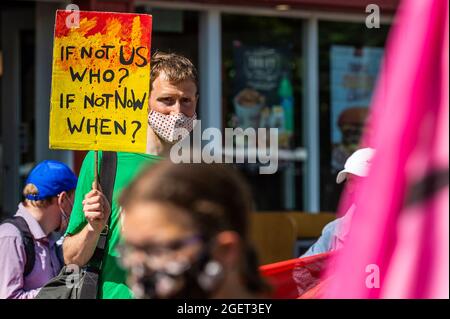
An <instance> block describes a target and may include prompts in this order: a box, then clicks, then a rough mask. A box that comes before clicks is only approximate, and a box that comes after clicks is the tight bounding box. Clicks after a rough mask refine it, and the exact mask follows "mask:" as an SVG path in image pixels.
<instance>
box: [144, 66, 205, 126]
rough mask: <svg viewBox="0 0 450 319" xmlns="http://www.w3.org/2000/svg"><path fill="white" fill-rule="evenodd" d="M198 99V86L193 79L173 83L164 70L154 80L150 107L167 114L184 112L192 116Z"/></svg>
mask: <svg viewBox="0 0 450 319" xmlns="http://www.w3.org/2000/svg"><path fill="white" fill-rule="evenodd" d="M197 99H198V96H197V87H196V85H195V83H194V82H193V81H190V80H186V81H181V82H178V83H171V82H170V81H169V80H168V79H167V76H166V75H165V73H164V72H162V73H161V74H160V75H159V76H158V77H157V78H156V79H155V80H154V81H153V88H152V91H151V93H150V109H152V110H155V111H156V112H159V113H162V114H165V115H173V114H178V113H183V114H184V115H186V116H188V117H192V116H193V115H194V114H195V110H196V108H197Z"/></svg>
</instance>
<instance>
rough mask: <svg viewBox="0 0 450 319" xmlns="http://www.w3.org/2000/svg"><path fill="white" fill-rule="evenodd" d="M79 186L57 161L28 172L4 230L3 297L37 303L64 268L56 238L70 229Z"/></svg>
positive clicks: (0, 240) (0, 257)
mask: <svg viewBox="0 0 450 319" xmlns="http://www.w3.org/2000/svg"><path fill="white" fill-rule="evenodd" d="M76 185H77V177H76V176H75V174H74V173H73V172H72V171H71V169H70V168H69V167H67V166H66V165H65V164H64V163H61V162H58V161H51V160H49V161H43V162H41V163H39V164H38V165H37V166H36V167H35V168H34V169H33V170H32V171H31V172H30V174H29V175H28V178H27V180H26V185H25V188H24V189H23V195H24V197H25V199H24V200H23V202H22V203H20V204H19V206H18V209H17V212H16V214H15V216H14V218H13V219H14V221H12V222H11V219H10V220H6V221H5V222H3V223H2V224H1V225H0V265H1V271H0V298H2V299H6V298H12V299H31V298H34V297H35V296H36V295H37V293H38V292H39V289H40V288H41V287H42V286H43V285H44V284H46V283H47V282H48V281H49V280H50V279H51V278H53V277H55V276H56V275H58V273H59V271H60V270H61V268H62V263H61V260H60V257H59V256H58V253H59V252H58V247H57V245H56V239H57V238H55V236H54V233H55V232H64V231H65V229H66V227H67V223H68V220H69V216H70V213H71V211H72V206H73V198H74V192H75V188H76ZM17 221H18V222H19V223H20V224H19V225H23V227H21V228H22V229H23V230H20V229H19V227H18V226H16V222H17ZM24 236H25V237H26V238H27V239H28V241H27V243H28V245H27V243H26V242H25V240H26V239H25V237H24ZM29 245H31V247H30V246H29ZM30 248H31V249H30Z"/></svg>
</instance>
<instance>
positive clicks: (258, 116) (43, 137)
mask: <svg viewBox="0 0 450 319" xmlns="http://www.w3.org/2000/svg"><path fill="white" fill-rule="evenodd" d="M371 2H372V1H370V0H367V1H363V0H334V1H333V0H285V1H278V0H249V1H235V0H231V1H219V0H210V1H208V0H198V1H194V0H192V1H150V0H135V1H119V0H117V1H113V0H109V1H100V0H90V1H79V2H78V3H77V2H75V4H77V5H78V6H79V7H80V9H82V10H97V11H117V12H138V13H149V14H152V15H153V32H152V51H154V50H161V51H171V52H176V53H180V54H183V55H186V56H187V57H189V58H190V59H192V61H193V62H194V63H195V64H196V65H197V66H198V68H199V77H200V101H199V103H200V105H199V112H198V113H199V114H198V115H199V118H200V119H201V120H202V127H203V128H206V127H216V128H220V129H222V130H223V129H224V128H226V127H234V126H245V127H259V126H267V127H278V128H279V130H280V132H281V133H282V134H281V135H280V139H279V146H280V149H281V150H283V153H282V154H283V156H280V160H279V164H278V166H279V167H278V171H277V172H276V173H275V174H271V175H261V174H259V173H258V170H257V166H255V165H250V164H248V165H246V164H239V165H238V168H239V169H240V170H241V171H242V172H243V174H244V175H245V176H246V177H247V179H248V181H249V182H250V184H251V186H252V190H253V194H254V198H255V201H256V207H257V209H258V210H264V211H267V210H270V211H289V210H297V211H307V212H311V213H315V212H320V211H335V209H336V206H337V202H338V198H339V194H340V191H341V188H339V187H338V186H337V185H336V183H335V174H336V172H337V171H338V170H339V169H340V166H342V165H343V161H344V160H345V157H346V156H347V155H348V154H347V153H348V152H349V150H351V149H352V147H353V148H354V147H355V145H357V139H358V137H359V136H360V135H361V130H362V127H363V125H364V122H365V120H366V117H367V108H368V107H369V105H370V96H371V92H372V91H373V88H374V86H375V83H376V75H377V73H378V70H379V68H380V65H381V61H382V53H383V48H384V46H385V42H386V39H387V35H388V31H389V27H390V25H391V23H392V21H393V16H394V14H395V11H396V9H397V6H398V1H397V0H391V1H388V0H383V1H377V6H378V9H379V11H378V13H379V17H380V25H379V27H377V26H376V25H375V26H374V25H373V24H370V23H369V25H367V23H366V22H367V21H368V19H369V22H370V21H372V22H374V20H370V19H371V17H370V16H371V15H372V14H373V13H374V12H375V14H376V13H377V12H376V10H375V11H374V10H373V8H372V7H370V6H369V7H368V5H370V4H371ZM68 4H69V2H64V1H2V2H1V4H0V9H1V16H0V34H1V39H0V40H1V41H0V46H1V47H0V49H1V55H0V59H1V61H0V82H1V89H0V96H1V100H0V101H1V102H0V105H1V127H0V132H1V135H0V165H1V183H0V189H1V191H0V193H1V195H2V197H1V199H0V205H1V207H2V210H3V211H4V212H7V213H8V212H13V211H15V209H16V205H17V202H18V201H20V199H21V188H22V187H23V183H24V179H25V177H26V175H27V174H28V172H29V170H30V169H31V168H32V167H33V166H34V164H35V163H37V162H39V161H41V160H44V159H50V158H51V159H59V160H62V161H64V162H66V163H68V164H69V165H70V166H71V167H73V168H74V169H75V170H79V167H80V165H81V162H82V159H83V156H84V154H83V152H72V151H53V150H49V148H48V121H49V103H50V102H49V101H50V90H51V63H52V62H51V61H52V45H53V42H52V41H53V27H54V19H55V11H56V10H57V9H63V8H65V7H66V6H67V5H68ZM366 10H367V11H366ZM375 24H376V23H375ZM346 152H347V153H346ZM7 213H6V214H7Z"/></svg>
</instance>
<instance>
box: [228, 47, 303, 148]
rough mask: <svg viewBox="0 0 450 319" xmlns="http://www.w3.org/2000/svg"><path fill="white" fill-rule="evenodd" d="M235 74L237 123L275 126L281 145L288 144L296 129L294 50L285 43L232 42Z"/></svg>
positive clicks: (234, 94) (234, 100)
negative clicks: (293, 86)
mask: <svg viewBox="0 0 450 319" xmlns="http://www.w3.org/2000/svg"><path fill="white" fill-rule="evenodd" d="M233 53H234V64H235V70H236V74H235V78H234V83H233V84H234V85H233V101H232V104H233V106H234V111H235V113H234V114H235V117H234V126H235V127H241V128H243V129H246V128H249V127H251V128H255V129H256V128H259V127H261V128H264V127H266V128H269V127H276V128H278V132H279V145H280V147H282V148H287V147H289V143H290V139H291V137H292V134H293V130H294V94H293V88H292V70H291V66H290V63H289V62H290V61H291V50H290V48H289V47H288V46H285V47H270V46H249V45H244V44H242V43H240V42H235V43H234V46H233Z"/></svg>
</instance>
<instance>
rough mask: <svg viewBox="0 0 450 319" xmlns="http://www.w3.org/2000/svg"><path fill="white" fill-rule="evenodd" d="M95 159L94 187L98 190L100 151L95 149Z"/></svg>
mask: <svg viewBox="0 0 450 319" xmlns="http://www.w3.org/2000/svg"><path fill="white" fill-rule="evenodd" d="M94 154H95V160H94V172H95V173H94V189H95V190H98V151H95V153H94Z"/></svg>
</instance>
